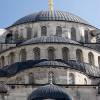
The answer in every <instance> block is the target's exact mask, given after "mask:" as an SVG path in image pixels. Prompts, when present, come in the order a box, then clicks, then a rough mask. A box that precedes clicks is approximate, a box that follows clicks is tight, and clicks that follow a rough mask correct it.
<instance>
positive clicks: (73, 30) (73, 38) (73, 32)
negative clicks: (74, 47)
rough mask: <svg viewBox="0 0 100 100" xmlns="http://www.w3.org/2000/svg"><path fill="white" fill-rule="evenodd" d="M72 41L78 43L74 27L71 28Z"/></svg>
mask: <svg viewBox="0 0 100 100" xmlns="http://www.w3.org/2000/svg"><path fill="white" fill-rule="evenodd" d="M71 39H72V40H74V41H76V29H75V28H74V27H72V28H71Z"/></svg>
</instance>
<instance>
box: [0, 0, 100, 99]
mask: <svg viewBox="0 0 100 100" xmlns="http://www.w3.org/2000/svg"><path fill="white" fill-rule="evenodd" d="M49 7H50V8H49V10H48V11H39V12H36V13H33V14H30V15H27V16H25V17H22V18H21V19H19V20H17V21H16V22H15V23H14V24H12V25H11V26H9V27H7V28H5V29H4V30H5V31H4V32H3V34H2V35H1V36H0V100H100V44H99V43H100V30H99V29H98V28H96V27H95V26H93V25H91V24H90V23H88V22H87V21H86V20H84V19H82V18H80V17H79V16H76V15H74V14H72V13H70V12H64V11H54V10H53V0H49Z"/></svg>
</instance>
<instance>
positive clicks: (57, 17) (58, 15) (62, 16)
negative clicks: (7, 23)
mask: <svg viewBox="0 0 100 100" xmlns="http://www.w3.org/2000/svg"><path fill="white" fill-rule="evenodd" d="M37 21H67V22H75V23H82V24H86V25H90V24H89V23H88V22H87V21H85V20H84V19H82V18H80V17H78V16H76V15H74V14H72V13H69V12H63V11H54V12H53V13H52V14H51V13H50V11H40V12H37V13H33V14H30V15H28V16H25V17H23V18H21V19H19V20H18V21H16V22H15V23H14V24H13V26H15V25H19V24H24V23H29V22H37Z"/></svg>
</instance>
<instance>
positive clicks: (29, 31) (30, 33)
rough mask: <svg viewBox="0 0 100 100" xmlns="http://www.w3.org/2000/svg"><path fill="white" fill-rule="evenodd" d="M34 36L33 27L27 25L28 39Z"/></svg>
mask: <svg viewBox="0 0 100 100" xmlns="http://www.w3.org/2000/svg"><path fill="white" fill-rule="evenodd" d="M31 38H32V28H30V27H27V39H31Z"/></svg>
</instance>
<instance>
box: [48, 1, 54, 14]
mask: <svg viewBox="0 0 100 100" xmlns="http://www.w3.org/2000/svg"><path fill="white" fill-rule="evenodd" d="M48 2H49V11H50V13H51V14H52V13H53V10H54V6H53V0H49V1H48Z"/></svg>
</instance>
